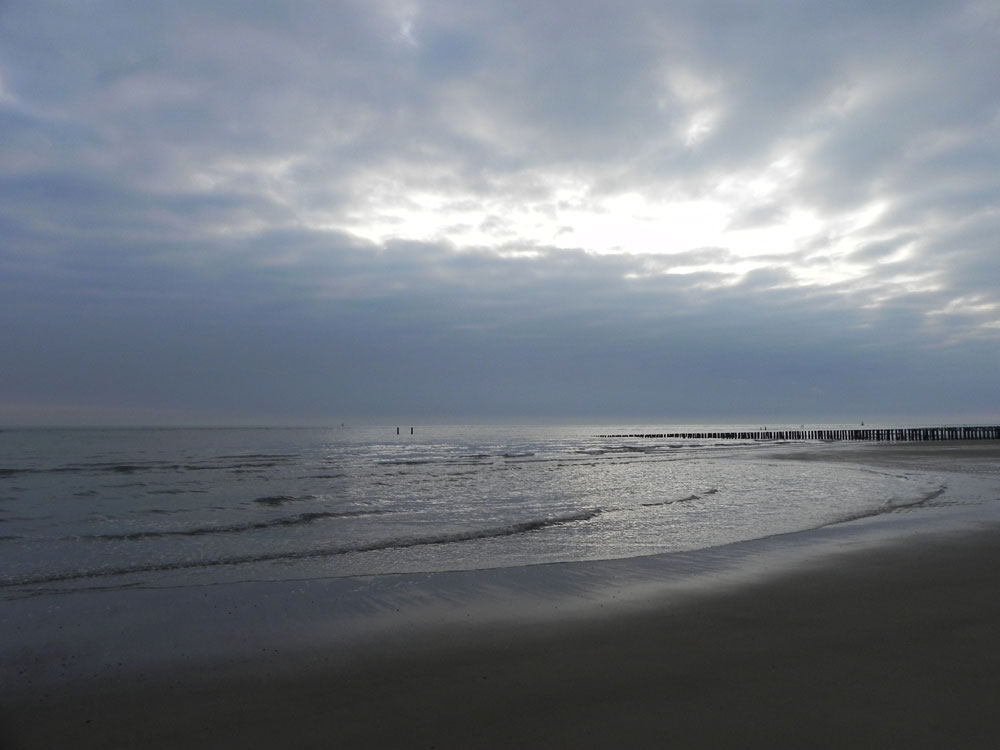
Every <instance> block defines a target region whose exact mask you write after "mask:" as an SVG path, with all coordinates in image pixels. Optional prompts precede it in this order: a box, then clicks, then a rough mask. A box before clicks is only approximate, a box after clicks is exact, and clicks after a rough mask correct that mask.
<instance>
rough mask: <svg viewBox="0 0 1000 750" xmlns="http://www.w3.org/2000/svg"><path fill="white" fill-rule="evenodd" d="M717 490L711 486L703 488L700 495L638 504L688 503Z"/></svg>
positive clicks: (655, 505)
mask: <svg viewBox="0 0 1000 750" xmlns="http://www.w3.org/2000/svg"><path fill="white" fill-rule="evenodd" d="M718 491H719V489H718V488H717V487H713V488H712V489H710V490H705V491H704V492H702V493H701V494H700V495H688V496H687V497H677V498H674V499H672V500H663V501H662V502H659V503H639V505H641V506H642V507H643V508H657V507H659V506H661V505H673V504H674V503H689V502H691V501H692V500H701V499H702V498H704V497H705V496H706V495H714V494H715V493H717V492H718Z"/></svg>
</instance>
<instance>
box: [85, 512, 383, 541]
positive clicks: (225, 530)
mask: <svg viewBox="0 0 1000 750" xmlns="http://www.w3.org/2000/svg"><path fill="white" fill-rule="evenodd" d="M392 512H393V511H391V510H347V511H340V512H336V511H330V512H315V513H300V514H298V515H295V516H283V517H282V518H272V519H269V520H267V521H254V522H252V523H234V524H229V525H225V526H195V527H193V528H190V529H170V530H163V531H133V532H128V533H121V534H88V535H86V536H84V537H83V538H84V539H105V540H112V539H120V540H128V541H137V540H139V539H157V538H159V537H166V536H204V535H206V534H234V533H239V532H242V531H260V530H262V529H271V528H276V527H281V526H299V525H302V524H310V523H312V522H313V521H319V520H321V519H325V518H357V517H359V516H377V515H382V514H385V513H392Z"/></svg>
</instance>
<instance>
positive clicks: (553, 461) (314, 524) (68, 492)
mask: <svg viewBox="0 0 1000 750" xmlns="http://www.w3.org/2000/svg"><path fill="white" fill-rule="evenodd" d="M626 429H627V428H626ZM620 430H622V428H621V427H618V426H608V425H595V426H574V427H565V426H562V427H551V428H548V427H434V428H425V427H420V428H417V429H416V430H415V434H413V435H410V434H408V433H409V429H408V428H406V427H404V428H403V429H402V430H400V432H401V434H399V435H397V434H396V430H395V428H393V427H375V428H337V429H149V430H141V429H105V430H42V429H37V430H5V431H2V432H0V551H2V554H3V559H4V561H5V565H4V568H3V571H2V572H0V595H2V596H4V597H21V596H26V595H38V594H42V593H57V592H65V591H80V590H85V589H107V588H123V587H133V586H140V587H148V586H153V587H160V586H177V585H196V584H209V583H220V582H232V581H253V580H289V579H307V578H323V577H342V576H357V575H377V574H387V573H404V572H417V571H444V570H465V569H482V568H496V567H513V566H524V565H531V564H536V563H547V562H568V561H582V560H602V559H617V558H631V557H637V556H642V555H650V554H657V553H663V552H677V551H684V550H698V549H704V548H709V547H714V546H718V545H722V544H729V543H732V542H737V541H744V540H751V539H759V538H764V537H769V536H773V535H776V534H785V533H789V532H795V531H802V530H806V529H813V528H818V527H823V526H826V525H829V524H834V523H838V522H842V521H845V520H849V519H853V518H861V517H866V516H875V515H879V514H886V513H898V512H900V511H902V510H904V509H910V510H911V511H912V510H913V509H917V508H926V507H928V506H932V505H934V504H935V502H937V500H938V497H939V496H940V495H941V493H942V491H943V490H944V488H945V486H946V484H947V481H948V479H947V477H946V476H945V475H944V474H942V473H941V472H927V471H922V470H920V468H919V467H914V468H912V469H911V468H909V467H899V468H886V469H878V468H872V467H868V466H862V465H855V464H849V463H848V464H845V463H843V462H839V463H828V462H825V461H816V460H809V461H805V460H803V461H795V460H791V461H789V460H783V459H782V456H784V457H794V456H795V454H796V452H804V451H814V450H815V448H816V447H817V446H816V445H815V444H804V443H789V444H784V445H776V444H775V443H773V442H770V443H759V442H753V441H726V442H712V441H697V440H656V439H653V440H648V439H610V438H599V437H596V436H597V435H600V434H604V433H608V432H614V431H620ZM818 447H819V448H821V449H824V448H826V447H827V446H822V445H820V446H818Z"/></svg>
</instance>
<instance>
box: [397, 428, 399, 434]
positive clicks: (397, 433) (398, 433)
mask: <svg viewBox="0 0 1000 750" xmlns="http://www.w3.org/2000/svg"><path fill="white" fill-rule="evenodd" d="M396 434H397V435H398V434H399V428H398V427H397V428H396Z"/></svg>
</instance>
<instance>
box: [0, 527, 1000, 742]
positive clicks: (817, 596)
mask: <svg viewBox="0 0 1000 750" xmlns="http://www.w3.org/2000/svg"><path fill="white" fill-rule="evenodd" d="M998 592H1000V529H997V528H989V529H983V530H980V531H973V532H962V533H957V532H950V533H941V534H926V535H922V536H916V537H912V538H910V539H908V540H907V541H905V542H899V541H897V542H893V543H891V544H888V545H884V546H881V547H877V548H874V549H872V548H865V549H862V550H860V551H857V552H849V553H840V554H836V555H833V556H826V557H824V558H823V559H820V560H817V561H814V562H812V563H810V564H808V565H807V566H805V567H804V568H800V569H798V570H796V571H794V572H792V571H788V572H784V573H780V574H775V575H771V576H768V577H767V578H765V579H762V580H758V581H755V582H745V583H743V584H741V585H740V586H738V587H735V588H729V589H725V590H715V591H705V592H702V593H699V594H692V595H687V596H684V597H680V598H678V597H676V596H675V597H670V598H667V599H663V600H659V599H656V598H653V599H651V600H649V601H647V602H645V603H643V604H642V605H641V606H629V607H623V611H621V612H615V611H612V612H611V613H610V614H609V613H608V611H607V610H605V611H604V612H603V614H601V615H599V616H598V615H594V616H591V617H582V618H581V617H578V616H572V617H568V618H567V619H566V620H565V621H549V622H544V623H539V622H535V623H524V624H518V623H516V622H514V623H511V622H508V623H506V624H503V625H495V624H494V625H490V624H489V623H480V624H477V625H475V626H471V627H464V628H459V627H443V628H441V629H439V630H433V629H432V630H430V631H426V632H420V633H416V634H412V635H410V636H399V637H394V638H389V639H386V640H385V641H384V642H383V643H381V644H379V645H377V646H375V647H371V648H367V649H364V650H363V652H361V653H357V654H353V655H351V658H347V659H344V658H342V657H343V655H335V654H331V653H329V652H324V650H322V649H319V650H317V651H315V652H313V653H308V654H300V655H298V656H296V657H289V658H287V659H286V660H278V661H277V662H276V661H274V660H268V661H266V662H262V664H264V663H266V665H267V667H266V670H265V669H264V668H263V667H260V665H255V664H252V663H241V664H232V665H229V666H226V667H218V666H216V667H214V668H212V669H205V668H204V667H205V666H206V665H199V664H184V665H179V666H178V668H176V669H173V670H168V671H167V672H166V673H163V674H159V675H154V676H148V675H147V676H144V677H142V678H141V679H140V678H138V677H136V678H135V679H129V678H127V677H123V676H121V675H118V676H116V677H115V678H114V679H113V680H109V681H104V682H100V681H99V682H97V683H96V684H92V685H88V686H86V688H85V689H84V690H81V691H79V692H74V691H69V692H60V693H50V694H49V695H47V696H42V697H34V698H32V699H31V700H29V701H28V702H27V703H26V704H25V703H21V702H20V701H18V700H14V701H7V702H6V703H5V708H6V716H5V720H6V721H5V723H6V737H5V738H4V739H5V740H6V742H7V744H8V746H10V747H15V748H16V747H21V748H42V747H45V748H51V747H76V748H84V747H88V748H89V747H95V748H96V747H102V748H119V747H120V748H126V747H145V748H178V747H182V748H188V749H193V748H228V747H233V748H237V747H239V748H279V747H293V748H314V747H315V748H319V747H401V748H402V747H406V748H468V747H478V748H501V747H530V748H580V747H583V748H598V747H601V748H604V747H613V746H617V747H654V746H656V747H659V746H667V745H670V746H677V747H796V746H797V747H804V746H808V747H885V746H889V745H891V746H896V747H945V746H952V747H963V748H971V747H983V748H985V747H994V746H995V743H996V738H997V736H998V733H1000V715H998V713H997V712H996V700H997V696H998V695H1000V636H998V634H1000V597H998V596H997V594H998ZM258 667H260V668H258ZM7 687H10V686H7ZM8 695H10V693H8Z"/></svg>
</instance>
